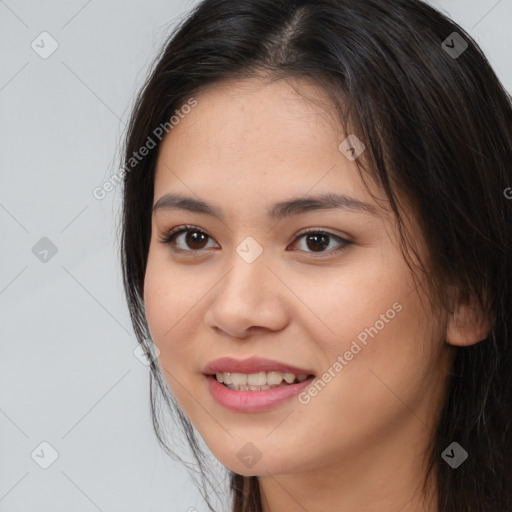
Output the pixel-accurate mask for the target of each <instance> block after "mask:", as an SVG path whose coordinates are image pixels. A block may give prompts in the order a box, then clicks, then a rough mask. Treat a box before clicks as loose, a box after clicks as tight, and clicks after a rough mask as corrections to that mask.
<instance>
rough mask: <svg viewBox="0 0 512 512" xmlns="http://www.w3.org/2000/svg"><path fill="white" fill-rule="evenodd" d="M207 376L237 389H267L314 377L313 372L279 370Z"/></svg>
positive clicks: (223, 373)
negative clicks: (284, 371) (297, 372)
mask: <svg viewBox="0 0 512 512" xmlns="http://www.w3.org/2000/svg"><path fill="white" fill-rule="evenodd" d="M207 376H208V377H212V378H213V377H215V379H216V380H217V382H219V383H220V384H222V385H223V386H226V387H227V388H229V389H234V390H237V391H266V390H267V389H274V388H277V387H283V386H285V387H286V386H290V385H293V384H298V383H300V382H304V381H305V380H307V379H308V378H313V377H314V375H311V374H305V373H303V374H300V375H295V374H293V373H288V372H286V373H283V372H279V371H270V372H257V373H238V372H217V373H215V374H214V375H207Z"/></svg>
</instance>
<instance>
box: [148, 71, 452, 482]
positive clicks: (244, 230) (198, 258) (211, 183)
mask: <svg viewBox="0 0 512 512" xmlns="http://www.w3.org/2000/svg"><path fill="white" fill-rule="evenodd" d="M297 86H300V91H301V92H302V93H306V94H307V95H308V97H309V98H313V99H314V100H315V101H307V100H306V99H305V98H304V96H303V95H301V94H299V93H298V92H296V91H295V89H296V87H297ZM295 89H294V88H292V87H290V85H289V84H288V83H287V82H285V81H275V82H272V83H271V82H265V81H263V80H261V79H256V78H253V79H247V80H244V81H236V82H234V81H233V82H225V83H223V84H222V85H218V84H217V85H215V86H214V87H212V88H210V89H209V90H206V91H203V92H202V93H201V94H199V95H197V96H195V99H196V100H197V105H196V106H195V107H194V108H191V109H186V112H189V113H187V114H185V110H184V111H183V112H182V116H181V117H180V120H179V123H178V124H176V125H175V126H174V128H173V129H172V130H171V131H170V132H169V134H168V135H167V136H166V138H165V139H164V140H163V142H162V145H161V147H160V150H159V151H160V152H159V156H158V163H157V169H156V175H155V190H154V201H153V205H156V203H157V202H159V204H160V207H159V208H156V209H155V211H154V212H153V216H152V236H151V244H150V249H149V257H148V263H147V269H146V275H145V283H144V301H145V310H146V316H147V321H148V325H149V328H150V332H151V335H152V339H153V341H154V342H155V344H156V346H157V347H158V349H159V350H160V356H159V363H160V366H161V368H162V372H163V375H164V376H165V378H166V380H167V383H168V385H169V388H170V390H171V391H172V393H173V394H174V395H175V397H176V398H177V400H178V402H179V404H180V406H181V407H182V409H183V411H184V412H185V414H186V415H187V416H188V417H189V418H190V420H191V422H192V423H193V424H194V426H195V427H196V428H197V430H198V431H199V433H200V434H201V436H202V437H203V439H204V440H205V442H206V443H207V444H208V446H209V447H210V449H211V450H212V452H213V453H214V454H215V456H216V457H217V458H218V459H219V460H220V461H221V462H222V463H223V464H224V465H225V466H227V467H228V468H230V469H231V470H233V471H235V472H237V473H239V474H244V475H265V474H267V473H270V474H274V475H276V474H289V473H296V472H306V471H312V470H315V471H316V470H318V469H320V468H326V467H331V468H333V467H335V466H336V465H340V464H345V465H347V464H355V461H356V460H357V461H358V462H357V464H358V465H360V464H364V463H367V462H369V461H370V460H372V457H377V456H378V457H385V458H386V460H389V458H393V457H394V458H396V459H397V460H398V459H399V458H400V457H403V456H404V453H406V454H408V455H409V454H413V453H414V454H419V453H420V451H421V448H422V447H423V444H422V443H423V442H424V441H425V440H426V436H427V435H428V433H429V429H430V428H431V426H432V425H433V423H434V422H435V421H436V411H437V410H438V408H439V407H440V400H441V398H442V396H443V393H444V382H445V380H444V377H443V376H444V374H445V371H446V370H447V369H448V362H449V361H448V351H447V348H446V344H445V343H444V336H445V329H446V321H445V320H446V319H444V318H441V319H440V318H434V316H433V315H432V313H431V312H430V311H427V310H425V309H423V306H422V304H427V303H428V301H425V300H424V301H422V300H421V299H422V293H424V292H423V291H422V290H421V289H419V288H418V287H417V286H416V284H415V281H414V280H413V277H412V275H411V273H410V270H409V268H408V267H407V265H406V263H405V261H404V259H403V255H402V253H401V251H400V249H399V244H398V240H397V238H396V234H397V231H396V225H395V220H394V218H393V216H392V215H391V214H390V213H389V211H386V210H383V209H381V207H382V206H383V205H384V204H385V203H384V201H383V200H384V198H385V196H384V194H383V193H382V192H380V191H379V190H378V189H377V188H375V189H374V191H373V192H374V193H375V194H377V196H379V197H380V198H381V199H382V201H379V203H377V202H375V200H374V199H373V198H372V197H371V195H370V194H369V193H368V192H367V191H366V189H365V187H364V185H363V183H362V181H361V179H360V177H359V175H358V172H357V169H356V163H355V161H353V158H352V159H350V158H349V157H351V156H352V152H351V150H350V149H348V148H347V146H346V145H342V146H341V149H340V147H339V146H340V143H342V142H343V141H344V139H345V138H346V134H343V133H342V132H341V130H339V129H337V128H336V124H335V123H334V121H333V118H332V117H331V116H330V115H329V113H328V112H329V111H330V112H334V108H333V107H332V106H330V104H329V102H328V99H327V97H326V96H325V94H324V93H323V91H322V90H321V89H320V88H318V87H317V86H314V85H312V84H310V83H307V82H304V81H300V82H296V83H295ZM320 105H322V106H320ZM352 144H353V145H354V141H353V140H352ZM355 149H356V151H355V155H354V156H357V154H358V152H359V151H360V149H361V148H360V147H359V146H356V147H355ZM363 155H364V152H363ZM166 194H173V195H175V198H176V197H181V198H185V197H187V198H190V201H182V202H181V204H177V202H176V201H169V200H168V201H167V202H166V201H165V200H163V199H162V198H163V197H164V196H165V195H166ZM328 194H331V195H333V196H332V197H331V199H333V200H331V201H327V204H326V196H327V195H328ZM334 195H338V196H341V197H339V198H335V197H334ZM192 201H196V202H197V201H201V202H204V203H208V205H210V207H211V208H210V210H209V211H207V209H206V208H204V207H203V208H202V209H200V208H197V207H196V208H194V204H193V202H192ZM288 201H298V202H297V203H293V204H291V205H289V206H283V205H280V203H285V202H288ZM277 205H280V206H279V207H278V206H277ZM379 205H380V206H379ZM196 206H197V203H196ZM200 210H201V211H200ZM272 212H273V214H272ZM409 222H410V221H409ZM184 224H187V225H189V226H191V227H190V228H188V229H189V231H188V232H184V233H182V234H178V235H177V236H176V237H175V238H174V240H173V241H172V242H171V243H170V244H166V243H162V242H161V239H163V238H164V237H165V236H166V235H167V234H168V233H169V232H170V231H171V230H172V229H173V228H176V227H178V226H180V225H184ZM408 227H409V229H410V230H411V233H412V234H413V237H414V240H415V242H416V243H417V245H418V247H419V248H420V250H421V251H423V254H425V253H424V245H423V243H422V242H421V238H420V233H419V231H418V228H417V227H416V226H415V225H412V224H409V225H408ZM305 229H309V230H310V231H312V233H311V234H309V235H308V234H304V233H303V231H304V230H305ZM319 231H321V232H325V233H324V234H322V233H318V232H319ZM338 237H339V238H338ZM344 240H346V241H344ZM220 358H232V359H233V360H235V362H233V361H227V362H226V360H225V361H224V362H223V361H220V362H219V365H217V366H216V367H211V365H212V363H213V362H215V361H216V360H218V359H220ZM261 359H264V360H267V361H266V362H265V361H263V362H262V361H261ZM247 360H249V361H247ZM237 362H238V365H237V364H236V363H237ZM215 370H218V371H219V373H221V372H222V375H219V378H220V379H221V380H224V381H226V382H229V381H230V380H231V381H234V383H235V384H236V385H237V386H236V389H230V388H228V387H227V386H226V385H225V384H221V383H219V382H217V381H216V379H215V377H210V376H209V375H210V374H212V373H214V372H215ZM272 370H274V372H273V373H272ZM286 370H294V371H286ZM226 373H227V374H228V375H226ZM233 373H235V374H238V375H232V374H233ZM285 373H292V374H294V377H295V378H296V377H299V379H295V381H294V382H297V381H298V380H301V382H297V383H295V384H288V383H287V382H286V380H284V383H283V382H282V381H283V379H285V377H287V378H289V379H290V380H291V379H292V378H293V377H290V376H289V375H288V376H286V375H284V374H285ZM229 374H231V375H229ZM245 374H251V376H250V377H248V378H249V384H250V385H253V386H255V388H253V389H252V390H251V389H244V388H240V386H243V382H245V379H246V377H245ZM302 374H304V375H313V376H314V378H311V377H309V378H308V379H307V380H303V379H304V377H302V376H301V375H302ZM275 382H281V385H280V386H279V387H278V388H274V387H272V388H271V389H263V390H261V389H260V388H259V386H261V385H263V386H264V388H265V387H266V386H269V385H272V386H274V385H275ZM231 387H233V386H231ZM376 447H379V448H378V451H377V452H376V451H375V448H376ZM376 454H378V455H376Z"/></svg>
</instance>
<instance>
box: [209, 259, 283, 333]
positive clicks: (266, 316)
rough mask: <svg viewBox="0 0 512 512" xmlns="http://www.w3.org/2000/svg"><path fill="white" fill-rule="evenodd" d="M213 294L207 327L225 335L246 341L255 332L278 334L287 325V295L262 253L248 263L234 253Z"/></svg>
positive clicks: (274, 270)
mask: <svg viewBox="0 0 512 512" xmlns="http://www.w3.org/2000/svg"><path fill="white" fill-rule="evenodd" d="M230 263H231V267H230V269H229V270H228V271H227V273H226V274H225V275H224V277H223V278H221V280H220V282H219V284H218V285H217V286H216V287H215V288H214V290H213V291H212V298H211V302H210V305H209V308H208V310H207V312H206V314H205V322H206V325H207V326H208V327H209V328H210V329H214V330H216V331H217V332H218V333H222V334H224V335H226V336H230V337H233V338H240V339H246V338H247V337H249V336H251V333H253V332H254V331H261V330H269V331H279V330H281V329H283V328H284V327H285V326H286V325H287V323H288V322H289V314H290V311H291V308H290V304H288V301H290V293H289V291H288V290H287V288H286V286H285V285H283V283H282V281H281V280H280V279H279V278H278V277H277V274H278V272H276V269H274V268H271V264H269V261H268V260H267V258H266V257H264V253H263V254H262V255H261V256H259V257H258V258H257V259H256V260H254V261H252V262H251V263H249V262H247V261H245V260H244V259H243V258H241V257H240V256H239V255H238V254H237V253H234V256H233V258H232V259H231V262H230Z"/></svg>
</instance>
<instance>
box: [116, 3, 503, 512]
mask: <svg viewBox="0 0 512 512" xmlns="http://www.w3.org/2000/svg"><path fill="white" fill-rule="evenodd" d="M511 161H512V108H511V98H510V96H509V95H508V94H507V92H506V91H505V90H504V88H503V87H502V85H501V84H500V83H499V81H498V79H497V77H496V75H495V74H494V72H493V71H492V69H491V67H490V65H489V63H488V61H487V60H486V58H485V56H484V55H483V54H482V52H481V50H480V49H479V48H478V46H477V45H476V43H475V41H473V40H472V38H471V37H470V36H469V35H468V34H467V33H466V32H464V30H463V29H462V28H461V27H459V26H458V25H456V24H455V23H454V22H453V21H451V20H450V19H448V18H447V17H445V16H444V15H442V14H440V13H439V12H437V11H436V10H434V9H433V8H431V7H429V6H428V5H426V4H424V3H422V2H420V1H418V0H393V1H390V2H381V1H378V0H360V1H358V2H351V1H348V0H315V1H311V0H241V1H236V2H235V1H229V0H204V1H203V2H202V3H200V4H199V5H198V6H197V8H196V9H195V10H194V12H193V13H191V15H190V16H189V17H188V18H187V19H186V20H184V22H183V23H182V25H181V26H180V27H179V29H178V30H177V31H176V32H175V33H174V34H173V36H172V37H171V39H170V40H169V42H168V43H167V44H166V46H165V48H164V50H163V52H162V54H161V56H159V59H158V62H157V63H156V66H155V67H154V69H153V71H152V73H151V76H150V77H149V78H148V80H147V82H146V84H145V86H144V87H143V89H142V90H141V92H140V94H139V96H138V98H137V102H136V105H135V108H134V111H133V114H132V118H131V122H130V125H129V130H128V134H127V138H126V148H125V162H124V203H123V219H122V245H121V256H122V265H123V277H124V285H125V289H126V293H127V299H128V304H129V308H130V314H131V317H132V322H133V325H134V329H135V332H136V335H137V338H138V340H139V342H140V343H141V344H143V346H144V347H145V350H147V351H148V355H149V356H150V357H152V356H151V353H152V348H151V344H149V345H148V344H146V343H145V340H146V339H151V340H152V341H153V343H154V345H155V346H156V348H157V349H158V353H159V357H158V360H153V362H152V364H151V371H152V393H151V401H152V411H153V419H154V425H155V429H156V432H157V435H158V438H159V440H160V442H161V443H162V445H163V446H164V447H166V443H165V439H164V436H163V434H162V431H161V427H162V425H161V418H160V416H159V409H158V408H157V400H158V398H159V397H160V396H163V397H164V398H165V399H166V403H167V405H169V406H171V407H172V408H173V409H174V412H175V414H176V417H177V418H179V420H180V422H181V424H182V425H183V427H184V429H185V431H186V434H187V437H188V440H189V442H190V444H191V447H192V450H193V452H194V455H195V456H196V458H197V461H198V464H199V467H200V469H201V471H202V472H203V477H204V479H206V480H207V479H208V475H207V472H206V469H205V468H203V464H202V462H201V461H202V460H203V458H204V454H203V452H202V451H201V449H200V446H199V442H198V438H197V437H196V434H195V431H197V432H198V433H199V434H200V436H201V438H202V439H203V440H204V441H205V443H206V445H207V446H208V448H209V449H210V450H211V452H212V453H213V455H214V456H215V457H216V458H217V459H218V460H219V461H220V462H221V463H222V464H223V465H224V466H225V467H226V468H227V469H228V470H229V474H230V476H231V491H232V498H233V506H232V509H233V510H234V511H244V512H247V511H264V512H268V511H272V512H276V511H279V512H281V511H295V510H307V511H309V512H315V511H325V510H343V511H360V510H366V511H372V510H379V511H382V510H386V511H398V510H400V511H402V512H408V511H415V512H417V511H423V512H434V511H435V512H465V511H471V512H477V511H478V512H481V511H482V512H483V511H485V512H491V511H492V512H496V511H505V510H512V441H511V439H512V435H511V418H512V411H511V405H512V396H511V394H512V391H511V390H512V378H511V372H510V370H511V368H512V357H511V355H512V348H511V343H512V341H511V333H512V315H511V314H510V312H511V311H512V296H511V290H512V284H511V277H512V268H511V258H510V254H511V249H512V209H511V208H512V204H511V201H510V200H508V199H507V196H506V193H504V191H506V190H507V189H508V187H510V186H511V184H512V169H511V167H510V162H511ZM169 391H170V393H169ZM176 402H177V403H176ZM194 428H195V430H194ZM204 496H205V500H206V502H207V503H208V505H209V507H210V509H211V510H214V508H213V506H212V505H211V502H210V499H209V497H208V496H207V494H206V488H205V490H204Z"/></svg>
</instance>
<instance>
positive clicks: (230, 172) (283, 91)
mask: <svg viewBox="0 0 512 512" xmlns="http://www.w3.org/2000/svg"><path fill="white" fill-rule="evenodd" d="M194 99H195V100H196V101H197V105H196V106H195V107H194V108H193V109H190V111H189V112H188V113H187V114H182V116H181V118H180V120H179V122H178V123H177V124H176V125H175V126H174V127H173V128H172V130H171V131H170V132H169V134H168V135H167V136H166V137H165V138H164V140H163V142H162V144H161V147H160V150H159V156H158V162H157V168H156V175H155V199H158V198H159V197H160V196H161V195H162V194H163V193H167V192H176V191H177V192H186V193H187V195H191V194H196V195H198V196H201V197H204V196H211V195H212V194H216V195H219V198H220V200H221V201H222V202H224V203H226V202H230V201H231V202H233V201H236V202H238V203H239V204H241V205H242V204H246V205H247V206H249V205H254V206H256V205H258V204H260V205H261V203H262V202H267V201H268V200H270V199H271V198H274V199H275V201H278V200H281V199H283V196H299V195H305V194H307V193H308V191H312V192H313V191H314V192H315V193H318V194H325V193H330V192H337V193H343V194H347V195H350V196H354V197H356V198H358V199H360V200H369V196H368V194H367V192H366V190H365V189H364V186H363V184H362V182H361V179H360V176H359V174H358V172H357V166H356V163H355V162H352V161H350V160H348V159H347V158H346V157H345V156H344V155H343V154H342V153H341V152H340V150H339V145H340V143H341V142H342V141H343V140H344V139H345V138H346V136H347V134H345V133H344V132H343V130H342V128H341V126H340V125H339V123H337V122H336V119H335V117H334V115H333V113H334V111H335V108H334V105H333V104H332V103H331V101H330V100H329V97H328V96H327V94H326V92H325V91H324V90H323V89H322V88H321V87H320V86H318V85H316V84H313V83H311V82H307V81H298V80H294V81H293V82H291V83H290V82H288V81H285V80H274V81H269V80H266V79H261V78H251V79H244V80H237V81H234V80H232V81H226V82H222V83H220V84H214V85H213V86H210V87H209V88H208V89H206V90H203V91H202V92H200V93H199V94H196V95H194Z"/></svg>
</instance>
